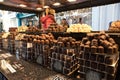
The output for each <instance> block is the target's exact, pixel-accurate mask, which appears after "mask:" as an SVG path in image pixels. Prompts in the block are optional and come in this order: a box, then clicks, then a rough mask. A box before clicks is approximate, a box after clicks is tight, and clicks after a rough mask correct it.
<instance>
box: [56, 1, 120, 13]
mask: <svg viewBox="0 0 120 80" xmlns="http://www.w3.org/2000/svg"><path fill="white" fill-rule="evenodd" d="M119 2H120V0H88V1H85V2H82V3H77V4H73V5H68V6H67V5H66V6H63V7H59V8H55V10H56V12H62V11H69V10H75V9H82V8H88V7H95V6H101V5H107V4H113V3H119Z"/></svg>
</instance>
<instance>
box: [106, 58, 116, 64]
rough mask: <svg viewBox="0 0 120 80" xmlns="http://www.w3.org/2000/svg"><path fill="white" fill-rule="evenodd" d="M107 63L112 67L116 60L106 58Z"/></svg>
mask: <svg viewBox="0 0 120 80" xmlns="http://www.w3.org/2000/svg"><path fill="white" fill-rule="evenodd" d="M105 63H106V64H109V65H112V64H113V63H114V60H113V58H111V57H106V58H105Z"/></svg>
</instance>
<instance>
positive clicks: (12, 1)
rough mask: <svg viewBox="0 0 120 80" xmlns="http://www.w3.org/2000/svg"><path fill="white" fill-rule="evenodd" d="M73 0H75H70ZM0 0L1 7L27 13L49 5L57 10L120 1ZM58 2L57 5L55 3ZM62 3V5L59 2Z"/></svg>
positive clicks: (38, 11)
mask: <svg viewBox="0 0 120 80" xmlns="http://www.w3.org/2000/svg"><path fill="white" fill-rule="evenodd" d="M70 1H73V0H70ZM70 1H69V0H0V9H2V10H10V11H17V12H26V13H40V12H41V11H42V10H43V8H44V7H45V6H46V5H47V6H50V7H51V8H54V9H55V10H56V12H61V11H67V10H73V9H80V8H85V7H92V6H98V5H106V4H111V3H118V2H120V0H76V1H73V2H70ZM55 3H57V5H55ZM58 3H60V5H59V4H58Z"/></svg>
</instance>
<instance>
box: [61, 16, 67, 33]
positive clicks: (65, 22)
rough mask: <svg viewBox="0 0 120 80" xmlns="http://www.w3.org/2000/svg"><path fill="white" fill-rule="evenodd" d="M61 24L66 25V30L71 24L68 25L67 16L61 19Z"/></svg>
mask: <svg viewBox="0 0 120 80" xmlns="http://www.w3.org/2000/svg"><path fill="white" fill-rule="evenodd" d="M61 26H63V27H64V29H65V30H64V31H66V30H67V28H68V27H69V25H68V23H67V21H66V19H65V18H63V19H62V21H61Z"/></svg>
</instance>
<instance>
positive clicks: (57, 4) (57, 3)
mask: <svg viewBox="0 0 120 80" xmlns="http://www.w3.org/2000/svg"><path fill="white" fill-rule="evenodd" d="M53 5H54V6H59V5H61V4H60V3H59V2H56V3H54V4H53Z"/></svg>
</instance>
